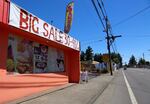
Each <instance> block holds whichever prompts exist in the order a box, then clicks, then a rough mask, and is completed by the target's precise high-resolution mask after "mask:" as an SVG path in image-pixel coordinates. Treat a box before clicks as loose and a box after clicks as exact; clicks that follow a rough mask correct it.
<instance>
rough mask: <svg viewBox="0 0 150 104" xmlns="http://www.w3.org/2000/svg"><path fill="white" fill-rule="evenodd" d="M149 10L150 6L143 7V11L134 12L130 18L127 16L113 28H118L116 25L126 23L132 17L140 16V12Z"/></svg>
mask: <svg viewBox="0 0 150 104" xmlns="http://www.w3.org/2000/svg"><path fill="white" fill-rule="evenodd" d="M149 8H150V5H149V6H147V7H145V8H144V9H142V10H140V11H138V12H136V13H135V14H133V15H131V16H129V17H127V18H125V19H123V20H121V21H120V22H118V23H116V24H115V25H113V26H114V27H116V26H118V25H120V24H122V23H124V22H126V21H128V20H130V19H132V18H134V17H136V16H137V15H139V14H141V13H142V12H144V11H146V10H148V9H149Z"/></svg>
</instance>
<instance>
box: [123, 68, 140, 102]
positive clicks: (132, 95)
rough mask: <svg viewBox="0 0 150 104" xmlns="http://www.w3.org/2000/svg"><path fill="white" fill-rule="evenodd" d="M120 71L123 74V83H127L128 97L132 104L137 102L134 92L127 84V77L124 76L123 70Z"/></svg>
mask: <svg viewBox="0 0 150 104" xmlns="http://www.w3.org/2000/svg"><path fill="white" fill-rule="evenodd" d="M122 73H123V76H124V80H125V83H126V85H127V89H128V92H129V96H130V99H131V102H132V104H138V102H137V100H136V98H135V96H134V93H133V91H132V89H131V87H130V85H129V82H128V80H127V77H126V75H125V74H124V71H122Z"/></svg>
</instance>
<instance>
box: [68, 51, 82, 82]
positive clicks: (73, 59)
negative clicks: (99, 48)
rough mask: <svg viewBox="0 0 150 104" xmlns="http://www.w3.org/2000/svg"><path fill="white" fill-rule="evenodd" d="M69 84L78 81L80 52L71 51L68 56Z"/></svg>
mask: <svg viewBox="0 0 150 104" xmlns="http://www.w3.org/2000/svg"><path fill="white" fill-rule="evenodd" d="M69 67H70V68H69V83H79V81H80V52H79V51H72V52H70V54H69Z"/></svg>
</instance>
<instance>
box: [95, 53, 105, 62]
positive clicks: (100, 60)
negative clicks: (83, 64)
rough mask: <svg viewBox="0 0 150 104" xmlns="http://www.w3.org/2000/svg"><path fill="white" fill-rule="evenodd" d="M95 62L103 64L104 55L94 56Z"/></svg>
mask: <svg viewBox="0 0 150 104" xmlns="http://www.w3.org/2000/svg"><path fill="white" fill-rule="evenodd" d="M94 61H98V62H100V63H101V62H103V60H102V55H101V54H99V53H96V54H94Z"/></svg>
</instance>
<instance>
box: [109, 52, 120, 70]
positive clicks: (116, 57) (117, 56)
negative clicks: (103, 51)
mask: <svg viewBox="0 0 150 104" xmlns="http://www.w3.org/2000/svg"><path fill="white" fill-rule="evenodd" d="M111 59H112V61H113V62H114V63H116V64H119V65H120V67H121V66H122V57H121V55H120V54H119V53H111Z"/></svg>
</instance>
